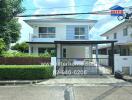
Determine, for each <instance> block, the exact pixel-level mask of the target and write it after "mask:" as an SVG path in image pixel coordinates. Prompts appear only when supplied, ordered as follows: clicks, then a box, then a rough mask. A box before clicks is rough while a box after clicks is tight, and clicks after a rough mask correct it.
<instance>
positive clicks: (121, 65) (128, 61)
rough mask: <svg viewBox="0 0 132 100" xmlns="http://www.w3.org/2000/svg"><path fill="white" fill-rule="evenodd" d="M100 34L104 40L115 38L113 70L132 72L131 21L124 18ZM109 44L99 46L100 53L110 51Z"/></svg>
mask: <svg viewBox="0 0 132 100" xmlns="http://www.w3.org/2000/svg"><path fill="white" fill-rule="evenodd" d="M101 36H103V37H106V40H111V39H112V40H113V39H114V40H117V42H116V43H115V49H114V54H115V57H114V58H115V71H117V70H120V71H122V72H124V73H126V74H132V21H131V20H126V21H124V22H122V23H121V24H119V25H117V26H116V27H114V28H112V29H111V30H109V31H107V32H105V33H104V34H102V35H101ZM110 52H111V51H110V47H109V45H107V46H103V47H101V48H100V50H99V53H100V54H101V55H108V54H109V53H110Z"/></svg>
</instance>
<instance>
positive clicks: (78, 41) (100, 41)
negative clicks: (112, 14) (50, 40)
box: [54, 40, 117, 44]
mask: <svg viewBox="0 0 132 100" xmlns="http://www.w3.org/2000/svg"><path fill="white" fill-rule="evenodd" d="M114 42H117V41H116V40H64V41H54V43H55V44H58V43H60V44H105V43H114Z"/></svg>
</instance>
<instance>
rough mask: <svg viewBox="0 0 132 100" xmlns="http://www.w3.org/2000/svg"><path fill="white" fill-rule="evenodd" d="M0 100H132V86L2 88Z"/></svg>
mask: <svg viewBox="0 0 132 100" xmlns="http://www.w3.org/2000/svg"><path fill="white" fill-rule="evenodd" d="M0 100H132V86H103V85H102V86H73V85H71V84H69V85H64V86H45V85H23V86H0Z"/></svg>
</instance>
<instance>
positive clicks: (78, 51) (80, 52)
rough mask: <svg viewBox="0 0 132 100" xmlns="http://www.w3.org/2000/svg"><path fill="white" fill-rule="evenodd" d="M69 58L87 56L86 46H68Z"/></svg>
mask: <svg viewBox="0 0 132 100" xmlns="http://www.w3.org/2000/svg"><path fill="white" fill-rule="evenodd" d="M65 48H66V51H67V54H66V56H67V58H85V47H83V46H67V47H65Z"/></svg>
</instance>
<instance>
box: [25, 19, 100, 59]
mask: <svg viewBox="0 0 132 100" xmlns="http://www.w3.org/2000/svg"><path fill="white" fill-rule="evenodd" d="M24 21H25V22H26V23H27V24H28V25H30V26H31V27H32V28H33V34H31V37H30V40H29V42H28V43H29V46H30V48H29V52H30V53H34V54H41V53H44V52H45V50H46V48H50V49H51V50H55V48H56V46H57V48H56V49H57V50H56V52H57V57H58V58H87V57H89V56H90V54H89V53H87V52H88V51H89V50H90V46H88V47H86V46H70V45H66V46H63V47H62V46H60V45H59V44H58V45H56V44H55V42H57V41H69V42H70V41H80V42H81V41H85V40H89V31H90V29H91V28H92V27H93V26H94V24H95V23H96V22H97V21H96V20H87V19H73V18H49V19H30V20H24ZM60 49H61V50H60Z"/></svg>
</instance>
